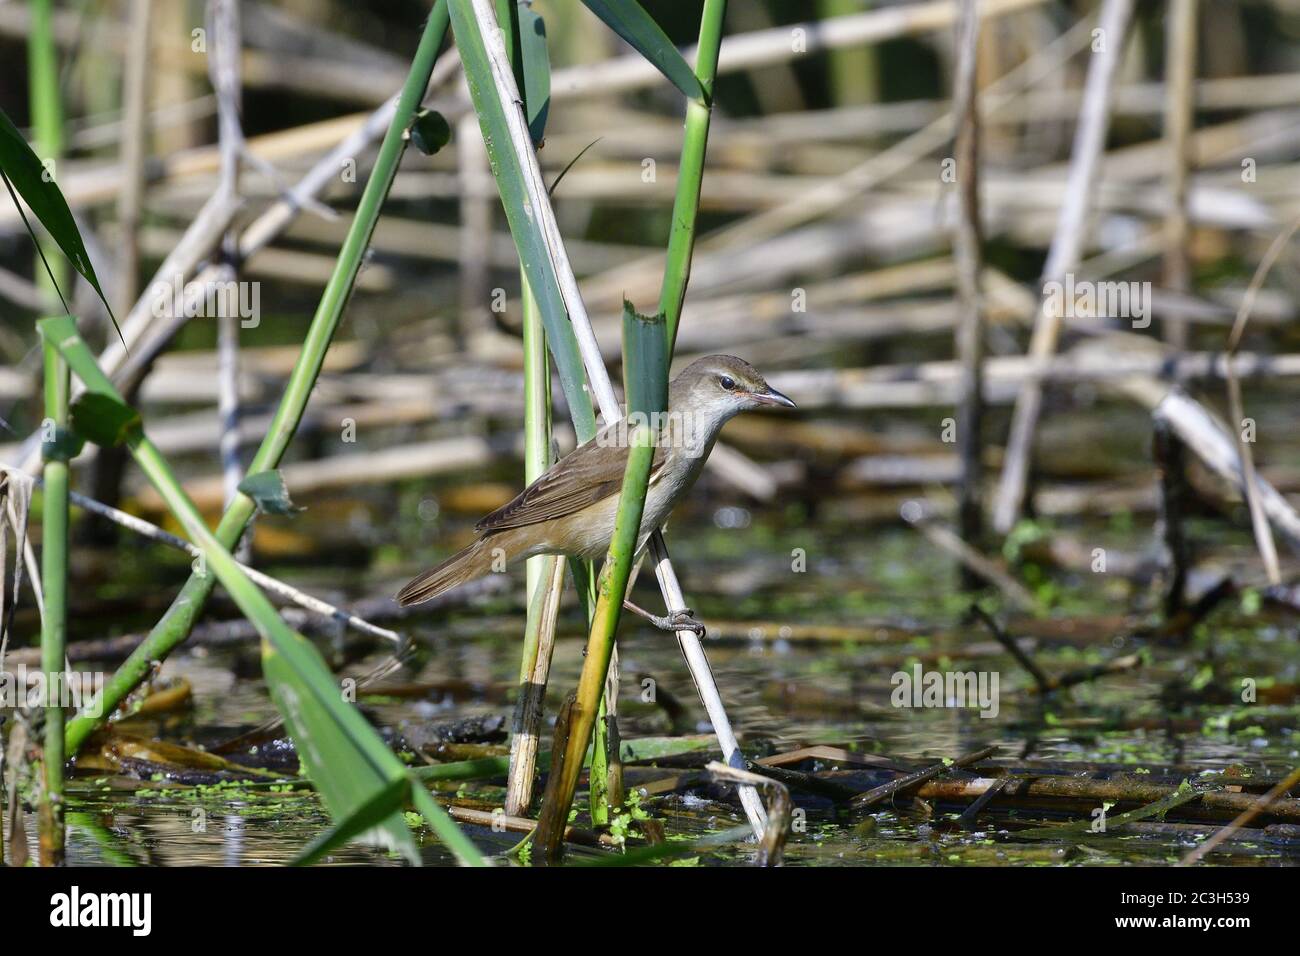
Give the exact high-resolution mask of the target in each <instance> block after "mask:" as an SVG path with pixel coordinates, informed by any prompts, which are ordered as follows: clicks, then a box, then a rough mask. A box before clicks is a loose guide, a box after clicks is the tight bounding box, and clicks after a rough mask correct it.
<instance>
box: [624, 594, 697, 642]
mask: <svg viewBox="0 0 1300 956" xmlns="http://www.w3.org/2000/svg"><path fill="white" fill-rule="evenodd" d="M623 607H625V608H627V609H628V610H629V611H631V612H632V613H633V614H635V615H637V616H638V617H643V618H645V619H646V620H647V621H649V622H650V623H651V624H653V625H654V626H655V627H657V628H659V630H661V631H674V632H676V631H694V632H695V634H696V635H698V636H699V637H703V636H704V634H705V631H704V623H703V622H702V621H700V619H699V618H697V617H696V616H695V612H694V611H692V610H691V609H690V608H688V607H686V608H682V609H681V610H680V611H675V612H673V613H672V614H666V615H663V616H662V617H661V616H660V615H658V614H651V613H650V612H649V611H647V610H646V609H645V608H643V607H638V606H637V605H635V604H633V603H632V602H631V601H629V600H627V599H626V598H624V599H623Z"/></svg>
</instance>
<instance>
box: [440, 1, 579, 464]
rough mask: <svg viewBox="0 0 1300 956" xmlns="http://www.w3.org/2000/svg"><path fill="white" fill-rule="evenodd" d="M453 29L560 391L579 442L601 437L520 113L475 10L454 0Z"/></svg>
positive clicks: (452, 12) (452, 10)
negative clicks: (533, 192)
mask: <svg viewBox="0 0 1300 956" xmlns="http://www.w3.org/2000/svg"><path fill="white" fill-rule="evenodd" d="M449 6H450V10H451V24H452V29H453V31H454V33H455V36H456V48H457V50H458V51H459V52H460V59H461V64H462V65H463V67H464V69H465V80H466V82H467V83H468V85H469V92H470V98H471V99H472V100H473V101H474V109H475V111H476V112H477V113H478V121H479V127H480V128H481V129H482V131H483V143H484V145H485V146H486V148H487V153H488V160H489V162H490V163H491V166H492V175H493V176H494V177H495V178H496V182H497V191H498V192H499V193H500V194H501V204H502V206H504V207H505V213H506V220H507V221H508V222H509V223H510V234H511V236H513V238H514V240H515V247H516V249H518V251H519V262H520V265H521V266H522V267H523V270H524V274H525V275H527V277H528V285H529V286H530V287H531V289H532V291H533V295H534V296H535V297H536V298H537V305H538V308H540V309H541V312H542V324H543V325H545V327H546V344H547V346H548V347H549V348H550V350H551V354H552V355H553V356H554V357H555V368H556V371H557V373H558V374H559V376H560V386H561V388H562V389H563V390H564V397H565V399H566V400H567V402H568V405H569V414H570V415H571V416H572V418H573V425H574V430H575V431H576V432H577V435H578V440H579V441H580V442H581V441H587V440H588V439H590V438H591V437H592V436H594V435H595V434H596V414H595V411H594V409H593V408H592V403H591V396H590V395H589V394H588V392H587V387H586V381H587V377H586V371H585V370H584V368H583V365H582V356H581V355H580V354H579V352H578V341H577V339H576V338H575V337H574V334H573V326H572V325H571V324H570V322H569V313H568V310H567V308H566V307H565V304H564V296H563V295H562V294H561V293H560V284H559V279H558V278H557V276H556V273H555V265H554V263H553V262H552V261H551V257H550V252H549V250H548V248H547V244H546V239H545V237H544V236H543V235H542V227H541V223H540V222H539V221H538V218H537V217H536V216H535V215H533V214H532V202H531V200H530V199H529V197H528V191H527V188H526V185H525V182H526V181H525V178H524V177H525V171H524V167H523V164H522V162H521V160H520V157H519V155H518V154H517V153H516V152H515V149H514V146H513V145H512V142H511V138H510V126H509V123H508V122H507V120H506V112H505V111H506V109H518V106H517V104H515V103H508V104H507V103H502V102H501V98H500V97H499V96H498V95H497V90H496V85H495V83H494V82H493V78H492V64H491V62H490V61H489V60H488V54H487V48H486V46H485V45H484V41H483V36H482V35H481V33H480V32H479V28H478V22H477V21H476V20H475V19H474V14H473V11H471V10H470V9H469V4H468V3H465V2H464V0H451V2H450V4H449Z"/></svg>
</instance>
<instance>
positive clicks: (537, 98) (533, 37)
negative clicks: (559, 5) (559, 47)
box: [519, 2, 551, 146]
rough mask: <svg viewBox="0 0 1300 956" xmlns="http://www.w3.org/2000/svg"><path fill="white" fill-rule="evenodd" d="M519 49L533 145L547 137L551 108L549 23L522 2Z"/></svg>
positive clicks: (525, 103) (537, 144) (538, 143)
mask: <svg viewBox="0 0 1300 956" xmlns="http://www.w3.org/2000/svg"><path fill="white" fill-rule="evenodd" d="M519 52H520V56H521V58H522V60H523V74H524V88H523V90H521V91H520V92H522V93H523V94H524V114H525V115H526V116H527V117H528V135H529V136H531V137H532V139H533V145H535V146H540V145H541V144H542V140H543V139H545V138H546V116H547V114H548V113H549V112H550V110H551V58H550V55H549V54H548V53H547V52H546V23H545V22H544V21H543V20H542V18H541V16H540V15H539V14H537V13H534V12H533V8H532V7H531V6H529V5H528V4H526V3H522V2H521V3H520V4H519Z"/></svg>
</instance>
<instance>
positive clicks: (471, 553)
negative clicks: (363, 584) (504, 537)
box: [397, 538, 508, 607]
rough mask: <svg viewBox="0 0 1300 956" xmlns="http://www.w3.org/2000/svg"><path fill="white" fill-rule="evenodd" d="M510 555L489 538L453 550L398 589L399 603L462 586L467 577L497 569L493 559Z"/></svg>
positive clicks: (407, 603) (418, 600)
mask: <svg viewBox="0 0 1300 956" xmlns="http://www.w3.org/2000/svg"><path fill="white" fill-rule="evenodd" d="M506 557H508V556H507V555H506V554H505V552H504V551H503V550H502V549H501V548H498V547H489V546H488V544H487V540H486V539H484V538H479V539H478V540H477V541H475V542H474V543H473V544H471V545H470V546H469V547H468V548H465V549H464V550H463V551H458V552H456V553H455V554H453V555H452V556H451V557H450V558H448V559H447V560H446V561H444V562H442V564H440V565H438V566H437V567H436V568H432V569H430V570H428V571H425V572H424V573H423V574H421V575H418V576H417V577H415V578H414V579H412V580H411V582H410V583H409V584H407V585H406V587H404V588H402V590H400V591H398V592H397V603H398V604H399V605H401V606H402V607H410V606H411V605H412V604H423V603H424V602H425V601H429V600H432V599H433V598H436V597H437V596H438V595H439V594H443V593H444V592H446V591H450V590H451V589H452V588H454V587H459V586H460V585H462V584H464V583H465V582H466V581H473V580H474V579H475V578H481V577H483V575H485V574H487V573H488V572H489V571H491V570H493V567H492V565H493V562H494V561H496V560H497V559H499V558H506Z"/></svg>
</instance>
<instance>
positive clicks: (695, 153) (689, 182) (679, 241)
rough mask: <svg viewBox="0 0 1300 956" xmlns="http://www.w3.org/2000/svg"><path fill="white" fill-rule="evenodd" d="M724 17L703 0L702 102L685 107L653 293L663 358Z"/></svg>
mask: <svg viewBox="0 0 1300 956" xmlns="http://www.w3.org/2000/svg"><path fill="white" fill-rule="evenodd" d="M726 13H727V0H704V12H703V15H702V17H701V19H700V42H699V53H698V54H697V55H696V59H695V76H696V79H698V80H699V81H700V88H701V89H702V90H703V91H704V99H703V100H702V101H696V100H688V101H687V103H686V134H685V137H684V138H683V140H682V158H681V163H680V165H679V167H678V173H677V194H676V196H675V197H674V199H673V219H672V222H673V225H672V230H671V231H670V232H669V234H668V262H667V264H666V265H665V267H664V281H663V287H662V289H661V291H660V293H659V311H660V312H662V313H663V316H664V320H665V322H666V326H667V335H668V356H669V358H671V357H672V354H673V346H674V345H675V344H676V342H677V324H678V322H680V321H681V317H682V303H683V302H684V301H685V300H686V286H687V284H688V283H689V282H690V279H691V256H692V254H693V253H694V251H695V226H696V222H697V220H698V219H699V213H700V187H701V185H702V184H703V182H704V153H705V150H706V148H707V147H708V143H709V120H710V118H711V116H712V114H713V82H714V80H715V79H717V75H718V51H719V49H720V48H721V46H722V24H723V20H724V19H726Z"/></svg>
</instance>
